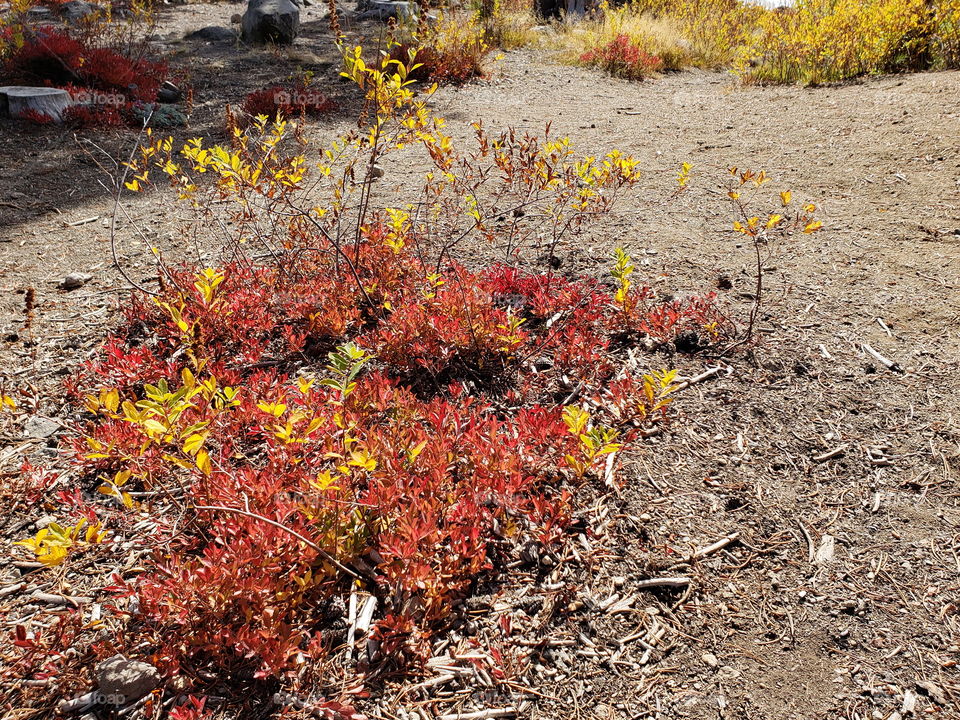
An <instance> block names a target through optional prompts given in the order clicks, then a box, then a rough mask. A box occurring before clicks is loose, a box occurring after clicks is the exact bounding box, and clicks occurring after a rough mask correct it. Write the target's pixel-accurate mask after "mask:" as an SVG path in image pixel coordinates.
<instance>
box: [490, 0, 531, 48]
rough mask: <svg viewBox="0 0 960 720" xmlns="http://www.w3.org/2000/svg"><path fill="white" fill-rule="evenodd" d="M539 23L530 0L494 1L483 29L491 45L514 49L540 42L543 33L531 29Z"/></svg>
mask: <svg viewBox="0 0 960 720" xmlns="http://www.w3.org/2000/svg"><path fill="white" fill-rule="evenodd" d="M539 24H540V21H539V19H538V18H537V16H536V13H535V12H534V10H533V3H532V2H531V1H530V0H504V1H501V2H497V3H496V5H495V6H494V9H493V14H492V16H491V17H489V18H488V19H487V20H486V22H485V23H484V29H485V31H486V38H487V42H488V43H489V44H490V45H491V46H494V47H498V48H501V49H502V50H514V49H516V48H521V47H536V46H538V45H539V44H540V42H541V40H542V39H543V34H542V33H541V32H538V31H535V30H534V29H533V28H534V27H536V26H537V25H539Z"/></svg>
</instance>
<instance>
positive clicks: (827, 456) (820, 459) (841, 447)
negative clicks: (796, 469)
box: [813, 443, 850, 462]
mask: <svg viewBox="0 0 960 720" xmlns="http://www.w3.org/2000/svg"><path fill="white" fill-rule="evenodd" d="M848 447H850V446H849V445H848V444H847V443H844V444H843V445H839V446H837V447H835V448H834V449H833V450H828V451H827V452H825V453H823V454H822V455H817V456H815V457H814V458H813V461H814V462H823V461H824V460H829V459H830V458H835V457H836V456H837V455H843V453H845V452H846V450H847V448H848Z"/></svg>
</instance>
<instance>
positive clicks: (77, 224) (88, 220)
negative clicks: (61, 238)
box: [64, 215, 100, 227]
mask: <svg viewBox="0 0 960 720" xmlns="http://www.w3.org/2000/svg"><path fill="white" fill-rule="evenodd" d="M99 219H100V216H99V215H94V216H93V217H88V218H84V219H83V220H74V221H73V222H70V223H64V225H66V226H67V227H80V226H81V225H87V224H89V223H92V222H93V221H95V220H99Z"/></svg>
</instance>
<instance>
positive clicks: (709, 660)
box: [700, 653, 720, 668]
mask: <svg viewBox="0 0 960 720" xmlns="http://www.w3.org/2000/svg"><path fill="white" fill-rule="evenodd" d="M700 657H701V658H703V661H704V662H705V663H706V664H707V665H709V666H710V667H712V668H715V667H717V665H719V664H720V661H719V660H718V659H717V656H716V655H714V654H713V653H704V654H703V655H701V656H700Z"/></svg>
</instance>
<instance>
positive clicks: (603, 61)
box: [580, 34, 663, 80]
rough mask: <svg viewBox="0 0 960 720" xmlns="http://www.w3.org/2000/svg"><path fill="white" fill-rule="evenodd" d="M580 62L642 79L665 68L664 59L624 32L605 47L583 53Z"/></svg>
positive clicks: (614, 73) (613, 72)
mask: <svg viewBox="0 0 960 720" xmlns="http://www.w3.org/2000/svg"><path fill="white" fill-rule="evenodd" d="M580 62H582V63H584V64H586V65H594V66H596V67H599V68H602V69H603V70H606V71H607V72H608V73H610V74H611V75H616V76H617V77H622V78H626V79H627V80H642V79H644V78H646V77H650V76H651V75H653V74H654V73H657V72H659V71H661V70H663V60H661V59H660V58H659V57H658V56H656V55H651V54H650V53H648V52H646V51H645V50H643V49H642V48H641V47H640V46H639V45H637V44H636V43H635V42H634V41H633V40H631V39H630V36H629V35H624V34H620V35H617V37H616V38H614V39H613V40H611V41H610V42H609V43H607V44H606V45H604V46H603V47H600V48H594V49H593V50H589V51H587V52H585V53H583V55H581V56H580Z"/></svg>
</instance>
